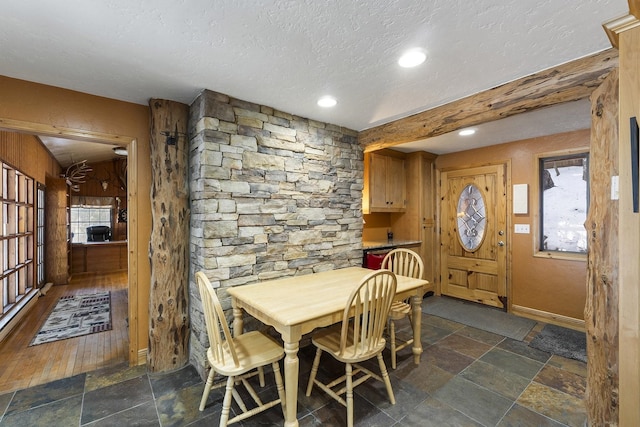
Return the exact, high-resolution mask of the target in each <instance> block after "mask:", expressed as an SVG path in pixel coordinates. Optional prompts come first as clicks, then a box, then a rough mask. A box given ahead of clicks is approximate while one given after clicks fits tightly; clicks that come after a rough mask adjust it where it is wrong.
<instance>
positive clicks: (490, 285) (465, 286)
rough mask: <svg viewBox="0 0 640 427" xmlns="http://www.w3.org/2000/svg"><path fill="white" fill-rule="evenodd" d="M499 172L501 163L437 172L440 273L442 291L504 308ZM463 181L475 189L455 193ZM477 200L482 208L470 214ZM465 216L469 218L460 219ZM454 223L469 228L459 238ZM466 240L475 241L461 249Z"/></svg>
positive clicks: (503, 198)
mask: <svg viewBox="0 0 640 427" xmlns="http://www.w3.org/2000/svg"><path fill="white" fill-rule="evenodd" d="M505 175H506V165H504V164H499V165H490V166H483V167H477V168H472V169H465V170H456V171H448V172H443V173H442V176H441V178H442V179H441V184H440V185H441V187H440V191H441V194H442V204H441V212H442V214H441V227H442V230H441V239H442V242H441V248H440V259H441V274H440V275H441V291H442V294H443V295H449V296H452V297H456V298H462V299H466V300H470V301H475V302H480V303H483V304H487V305H492V306H494V307H500V308H505V309H506V308H507V299H506V297H507V255H508V250H507V246H506V242H507V191H506V190H507V189H506V179H505V178H506V177H505ZM469 185H473V186H474V187H475V188H477V189H479V190H480V191H479V195H478V196H471V195H469V196H468V198H465V197H467V196H465V197H460V196H461V194H463V193H464V192H465V191H466V189H467V188H469V187H468V186H469ZM480 196H481V197H480ZM480 199H482V200H480ZM465 201H466V202H465ZM481 204H482V205H483V206H484V209H483V210H482V213H481V214H478V215H477V216H476V215H475V213H474V212H475V211H476V207H478V208H479V207H480V205H481ZM468 206H470V207H469V208H467V207H468ZM472 217H475V218H472ZM465 218H467V219H469V221H468V222H464V219H465ZM474 222H476V223H478V224H479V226H478V228H477V230H479V229H480V226H481V227H482V236H481V237H479V234H480V232H479V231H476V229H475V228H474V224H473V223H474ZM460 228H461V229H462V231H463V233H462V234H465V232H467V231H469V233H468V234H466V235H465V237H464V242H463V238H462V237H459V233H458V230H459V229H460ZM472 232H475V233H476V234H474V233H472ZM469 241H473V242H474V243H476V244H477V245H479V246H477V247H476V248H473V249H471V250H467V249H466V246H468V245H469Z"/></svg>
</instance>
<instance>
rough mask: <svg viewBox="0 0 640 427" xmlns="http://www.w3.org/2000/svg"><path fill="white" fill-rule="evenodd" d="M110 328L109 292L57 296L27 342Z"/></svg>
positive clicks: (44, 341)
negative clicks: (38, 327) (36, 330)
mask: <svg viewBox="0 0 640 427" xmlns="http://www.w3.org/2000/svg"><path fill="white" fill-rule="evenodd" d="M110 330H111V293H110V292H108V291H105V292H98V293H95V294H87V295H70V296H63V297H60V299H59V300H58V302H57V304H56V306H55V307H54V308H53V311H52V312H51V314H49V317H48V318H47V320H46V322H45V323H44V325H42V328H40V331H38V333H37V334H36V336H35V337H34V338H33V341H31V344H29V345H30V346H32V345H38V344H44V343H48V342H52V341H58V340H64V339H67V338H74V337H79V336H82V335H88V334H93V333H96V332H103V331H110Z"/></svg>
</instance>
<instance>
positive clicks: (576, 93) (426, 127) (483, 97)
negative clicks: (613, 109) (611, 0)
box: [358, 48, 618, 151]
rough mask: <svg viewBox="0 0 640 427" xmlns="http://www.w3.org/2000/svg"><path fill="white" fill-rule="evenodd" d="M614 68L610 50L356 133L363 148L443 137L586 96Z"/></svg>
mask: <svg viewBox="0 0 640 427" xmlns="http://www.w3.org/2000/svg"><path fill="white" fill-rule="evenodd" d="M617 66H618V51H617V50H615V49H613V48H611V49H608V50H605V51H602V52H599V53H596V54H594V55H591V56H587V57H584V58H580V59H577V60H575V61H572V62H568V63H565V64H561V65H558V66H557V67H553V68H549V69H547V70H543V71H540V72H538V73H535V74H531V75H529V76H526V77H523V78H521V79H518V80H515V81H512V82H509V83H505V84H503V85H501V86H497V87H494V88H492V89H489V90H486V91H484V92H480V93H477V94H475V95H471V96H468V97H466V98H463V99H460V100H458V101H454V102H451V103H449V104H446V105H441V106H439V107H436V108H433V109H431V110H427V111H423V112H421V113H417V114H414V115H412V116H409V117H406V118H403V119H398V120H396V121H393V122H391V123H386V124H383V125H380V126H376V127H374V128H371V129H366V130H364V131H362V132H360V134H359V136H358V141H359V143H360V145H362V146H363V148H364V150H365V151H375V150H379V149H382V148H389V147H393V146H394V145H398V144H403V143H405V142H412V141H419V140H422V139H426V138H432V137H434V136H439V135H443V134H445V133H449V132H452V131H455V130H458V129H462V128H466V127H469V126H476V125H479V124H482V123H486V122H491V121H494V120H498V119H504V118H505V117H509V116H513V115H515V114H520V113H525V112H528V111H533V110H536V109H538V108H544V107H549V106H551V105H555V104H561V103H564V102H570V101H577V100H580V99H584V98H588V97H589V96H590V95H591V92H593V90H594V89H595V88H596V87H598V86H599V85H600V83H601V82H602V80H603V79H604V78H605V77H606V76H607V75H608V74H609V72H610V71H611V70H612V69H614V68H617Z"/></svg>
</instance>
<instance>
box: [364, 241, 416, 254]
mask: <svg viewBox="0 0 640 427" xmlns="http://www.w3.org/2000/svg"><path fill="white" fill-rule="evenodd" d="M420 244H422V241H421V240H399V239H394V240H388V241H387V240H375V241H364V240H363V241H362V250H365V251H369V250H372V249H390V248H400V247H403V246H418V245H420Z"/></svg>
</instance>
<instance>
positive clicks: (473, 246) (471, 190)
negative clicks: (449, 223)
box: [457, 184, 487, 252]
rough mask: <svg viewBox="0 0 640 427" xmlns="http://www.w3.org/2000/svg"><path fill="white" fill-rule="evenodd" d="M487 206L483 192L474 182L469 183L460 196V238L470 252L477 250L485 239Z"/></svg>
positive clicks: (458, 215)
mask: <svg viewBox="0 0 640 427" xmlns="http://www.w3.org/2000/svg"><path fill="white" fill-rule="evenodd" d="M486 216H487V213H486V207H485V203H484V197H483V196H482V192H481V191H480V189H479V188H478V187H476V186H475V185H474V184H468V185H467V186H466V187H464V189H463V190H462V191H461V192H460V197H459V198H458V214H457V217H458V238H459V239H460V244H461V245H462V247H463V248H464V249H465V250H466V251H468V252H474V251H476V250H477V249H478V248H479V247H480V245H481V244H482V241H483V240H484V231H485V227H486V224H487V223H486Z"/></svg>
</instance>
